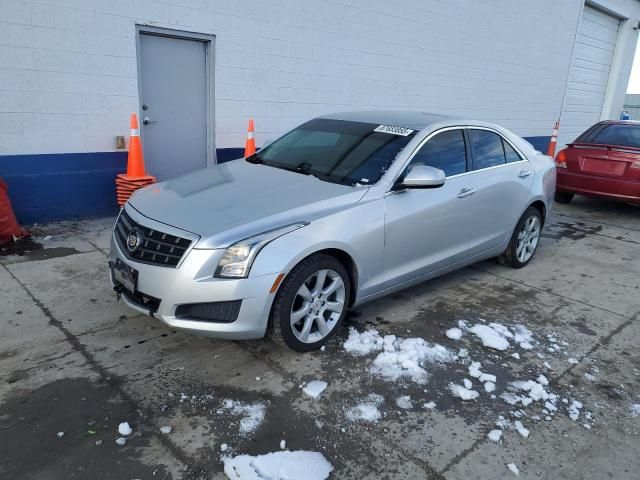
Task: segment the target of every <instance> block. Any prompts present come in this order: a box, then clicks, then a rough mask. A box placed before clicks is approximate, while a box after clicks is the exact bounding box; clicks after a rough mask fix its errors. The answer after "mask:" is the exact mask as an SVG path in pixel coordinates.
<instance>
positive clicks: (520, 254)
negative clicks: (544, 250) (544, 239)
mask: <svg viewBox="0 0 640 480" xmlns="http://www.w3.org/2000/svg"><path fill="white" fill-rule="evenodd" d="M541 232H542V215H540V211H539V210H538V209H537V208H534V207H529V208H527V210H526V211H525V212H524V214H523V215H522V217H520V220H519V221H518V225H516V228H515V230H514V232H513V235H512V236H511V241H510V242H509V246H508V247H507V250H506V251H505V252H504V253H503V254H502V255H500V256H499V257H498V261H499V262H500V263H501V264H503V265H509V266H511V267H513V268H522V267H524V266H525V265H526V264H527V263H529V262H530V261H531V259H532V258H533V254H534V253H535V252H536V249H537V248H538V243H539V242H540V233H541Z"/></svg>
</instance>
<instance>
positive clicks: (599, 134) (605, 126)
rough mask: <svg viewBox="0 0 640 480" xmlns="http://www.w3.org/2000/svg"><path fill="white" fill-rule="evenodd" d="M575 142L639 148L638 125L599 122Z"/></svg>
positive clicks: (639, 135)
mask: <svg viewBox="0 0 640 480" xmlns="http://www.w3.org/2000/svg"><path fill="white" fill-rule="evenodd" d="M575 143H597V144H600V145H620V146H623V147H634V148H640V125H633V124H620V123H599V124H596V125H594V126H593V127H591V128H590V129H589V130H587V131H586V132H584V133H583V134H582V135H580V136H579V137H578V138H577V139H576V142H575Z"/></svg>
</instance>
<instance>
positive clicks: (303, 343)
mask: <svg viewBox="0 0 640 480" xmlns="http://www.w3.org/2000/svg"><path fill="white" fill-rule="evenodd" d="M322 272H324V280H323V281H322V280H321V278H322V277H323V273H322ZM318 281H322V282H323V283H322V286H321V288H319V286H318ZM303 285H304V287H303ZM305 287H306V289H305ZM332 289H333V290H332ZM350 295H351V281H350V278H349V274H348V273H347V270H346V269H345V268H344V266H343V265H342V264H341V263H340V262H339V261H338V260H337V259H336V258H334V257H332V256H330V255H325V254H318V255H313V256H311V257H308V258H306V259H304V260H302V261H301V262H300V263H299V264H298V265H296V266H295V267H294V268H293V269H292V270H291V272H289V274H288V275H287V276H286V278H285V279H284V281H283V282H282V285H281V286H280V288H279V289H278V293H277V294H276V298H275V299H274V301H273V307H272V308H271V318H270V322H269V324H270V328H269V336H270V337H271V338H272V339H273V340H274V342H275V343H278V344H280V345H286V346H287V347H289V348H291V349H292V350H295V351H297V352H308V351H311V350H317V349H318V348H320V347H321V346H323V345H324V344H325V343H327V341H328V340H329V339H330V338H331V337H332V336H333V335H335V333H336V332H337V331H338V329H339V328H340V325H341V324H342V321H343V320H344V317H345V316H346V314H347V310H348V307H349V300H350ZM323 320H324V321H323Z"/></svg>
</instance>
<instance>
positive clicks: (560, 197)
mask: <svg viewBox="0 0 640 480" xmlns="http://www.w3.org/2000/svg"><path fill="white" fill-rule="evenodd" d="M573 195H574V194H573V193H569V192H558V191H556V194H555V196H554V198H555V201H556V202H558V203H570V202H571V200H573Z"/></svg>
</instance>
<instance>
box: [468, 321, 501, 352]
mask: <svg viewBox="0 0 640 480" xmlns="http://www.w3.org/2000/svg"><path fill="white" fill-rule="evenodd" d="M494 325H495V324H494ZM469 331H470V332H471V333H473V334H474V335H475V336H477V337H478V338H479V339H480V340H481V341H482V345H484V346H485V347H487V348H493V349H494V350H506V349H507V348H509V342H508V341H507V339H506V338H505V337H504V336H502V335H501V334H500V333H499V332H497V331H496V330H494V329H493V328H491V327H489V326H487V325H482V324H480V323H477V324H475V325H474V326H473V327H471V328H470V329H469Z"/></svg>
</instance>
